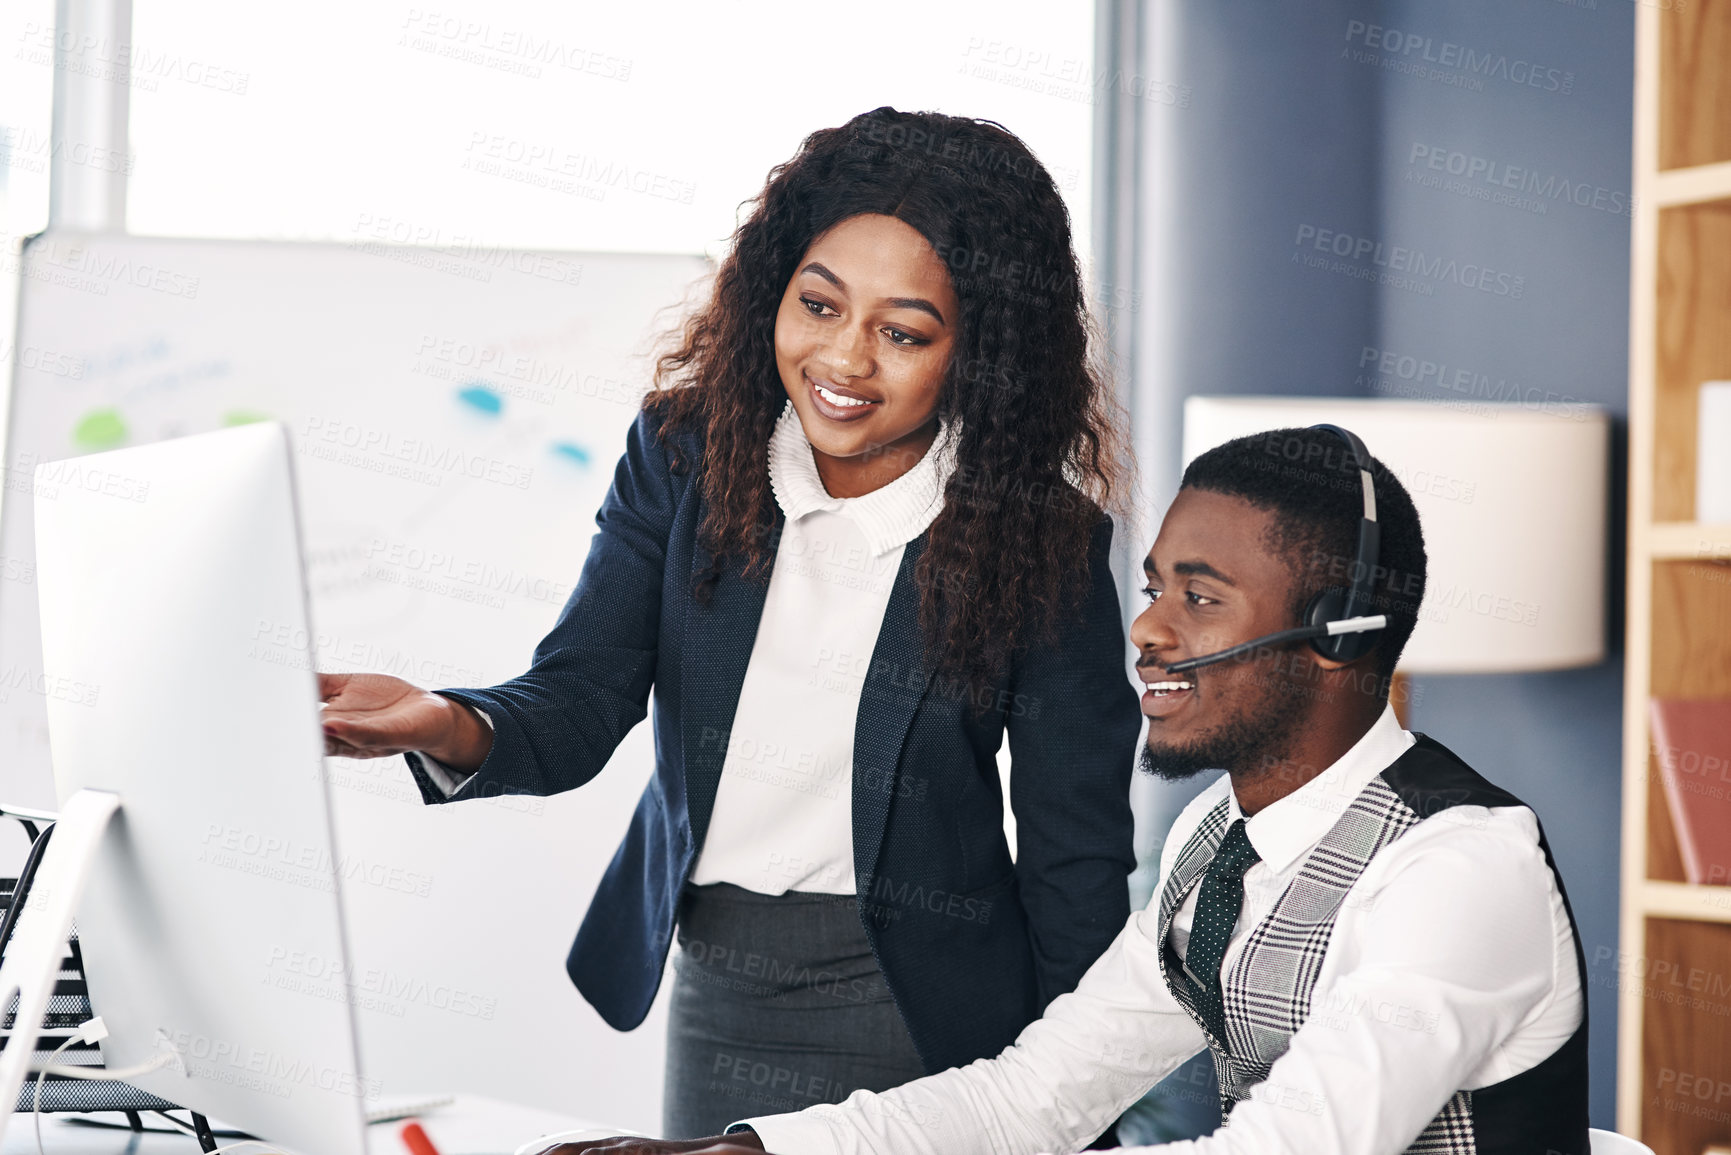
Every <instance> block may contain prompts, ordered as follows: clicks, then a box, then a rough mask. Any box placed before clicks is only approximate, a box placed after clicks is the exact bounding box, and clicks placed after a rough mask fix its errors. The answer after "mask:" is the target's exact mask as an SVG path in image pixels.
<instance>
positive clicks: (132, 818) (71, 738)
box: [36, 423, 376, 1155]
mask: <svg viewBox="0 0 1731 1155" xmlns="http://www.w3.org/2000/svg"><path fill="white" fill-rule="evenodd" d="M290 463H291V454H290V447H289V441H288V437H287V434H286V431H285V430H284V429H283V428H282V426H280V425H278V424H275V423H259V424H255V425H246V426H241V427H237V428H233V429H227V430H223V431H221V432H216V433H206V434H201V435H198V436H194V437H186V438H181V439H178V440H173V441H165V442H159V443H156V444H152V445H146V446H142V447H139V448H134V449H122V450H118V451H115V452H110V453H101V454H95V455H91V456H87V457H82V458H80V459H79V460H78V465H79V467H80V476H81V477H83V478H86V479H96V480H95V483H91V484H83V485H60V486H57V487H54V489H53V490H52V491H50V490H48V489H45V488H44V489H41V490H40V491H39V492H38V494H37V496H36V556H37V574H38V584H39V588H40V594H41V615H42V644H43V665H44V671H43V673H44V678H45V683H44V684H45V686H46V687H47V699H48V726H49V742H50V747H51V751H52V756H53V762H54V778H55V788H56V792H57V793H58V795H59V797H60V800H61V803H62V804H63V805H64V804H65V803H66V802H67V800H68V799H69V798H70V797H71V796H73V795H74V794H75V793H76V792H78V791H79V790H81V789H87V788H88V789H96V790H105V791H112V792H114V793H115V794H118V795H119V797H120V809H119V812H118V813H117V814H116V815H115V817H114V818H113V820H112V821H111V822H110V823H109V825H108V827H107V830H106V832H105V833H104V834H103V836H102V839H101V842H100V845H99V847H98V849H97V852H96V856H95V860H94V862H93V863H92V865H91V868H90V873H89V880H88V883H87V887H86V889H85V892H84V896H83V899H82V901H81V902H80V903H79V905H78V908H77V918H78V934H79V941H80V943H81V945H82V948H83V953H84V959H85V966H86V970H87V972H88V978H89V989H90V998H91V1002H92V1004H93V1005H94V1006H95V1009H96V1011H97V1013H98V1014H100V1015H101V1016H102V1017H103V1019H104V1020H105V1021H106V1023H107V1025H108V1028H109V1032H110V1033H109V1036H108V1038H107V1040H106V1041H104V1042H103V1044H102V1051H103V1060H104V1063H105V1065H106V1066H108V1067H113V1068H120V1067H130V1066H133V1065H135V1064H140V1063H144V1062H146V1061H148V1060H150V1059H152V1058H153V1057H155V1056H157V1055H158V1054H160V1052H161V1051H162V1049H163V1048H165V1047H166V1048H171V1049H172V1050H174V1051H175V1053H176V1055H177V1058H176V1059H175V1060H174V1062H173V1065H171V1066H166V1067H163V1068H161V1069H158V1070H156V1071H153V1072H151V1073H149V1074H146V1075H143V1076H140V1077H138V1078H136V1079H130V1080H128V1081H129V1082H133V1083H135V1084H136V1085H138V1086H139V1087H141V1088H143V1089H144V1090H147V1091H149V1092H151V1093H153V1094H156V1095H160V1096H162V1097H163V1098H164V1099H168V1100H170V1101H172V1102H175V1103H180V1104H183V1105H185V1106H187V1107H190V1108H192V1109H193V1110H195V1111H199V1112H202V1113H204V1114H206V1115H209V1116H212V1117H215V1118H219V1119H221V1120H223V1121H224V1122H225V1123H227V1124H230V1125H233V1126H237V1127H240V1128H242V1129H244V1130H246V1131H248V1132H251V1133H252V1134H255V1135H258V1136H260V1137H262V1138H264V1139H266V1140H269V1141H270V1142H271V1143H272V1144H277V1145H281V1146H283V1147H286V1148H288V1149H290V1150H296V1151H299V1152H304V1153H305V1155H363V1153H364V1152H365V1150H366V1131H365V1122H364V1115H363V1112H364V1109H365V1107H366V1103H367V1100H368V1099H369V1098H371V1097H374V1095H375V1094H376V1089H375V1085H374V1084H372V1083H371V1082H370V1081H369V1080H368V1079H366V1078H365V1077H364V1076H363V1075H362V1073H361V1063H360V1056H359V1053H358V1052H359V1048H358V1044H357V1040H356V1029H355V1019H354V1014H353V1007H352V1005H351V1003H350V995H349V987H348V983H347V976H348V975H349V974H350V973H351V972H350V968H349V965H348V958H349V956H348V951H347V949H346V946H345V942H344V926H343V914H342V884H343V880H342V872H343V863H344V859H343V856H342V854H341V852H340V850H339V848H338V847H337V845H336V841H335V837H334V831H333V828H332V822H331V811H330V798H329V793H328V789H327V784H326V782H325V778H324V768H323V737H322V734H321V730H320V725H319V717H318V702H319V698H318V690H317V680H316V675H315V672H314V664H313V658H314V655H313V652H312V644H311V638H312V637H313V634H312V628H311V625H310V623H309V620H308V609H307V595H306V588H305V582H304V578H303V570H302V565H301V549H300V541H299V532H298V527H297V521H296V513H295V496H294V494H295V490H294V483H293V470H292V468H291V464H290ZM60 690H64V691H65V692H59V691H60Z"/></svg>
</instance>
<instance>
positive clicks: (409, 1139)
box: [402, 1119, 439, 1155]
mask: <svg viewBox="0 0 1731 1155" xmlns="http://www.w3.org/2000/svg"><path fill="white" fill-rule="evenodd" d="M402 1136H403V1146H405V1147H407V1148H408V1149H409V1155H439V1149H438V1148H437V1147H435V1146H433V1141H432V1140H431V1139H429V1138H427V1133H426V1132H425V1131H423V1130H422V1129H421V1125H420V1124H419V1123H417V1122H415V1121H414V1120H413V1119H411V1120H409V1121H408V1122H407V1123H404V1124H403V1130H402Z"/></svg>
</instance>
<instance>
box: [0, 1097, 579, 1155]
mask: <svg viewBox="0 0 1731 1155" xmlns="http://www.w3.org/2000/svg"><path fill="white" fill-rule="evenodd" d="M101 1117H102V1118H103V1119H105V1120H113V1121H118V1122H124V1121H125V1118H126V1116H124V1115H121V1114H119V1113H117V1112H106V1113H104V1114H103V1115H102V1116H101ZM177 1117H180V1118H184V1115H178V1116H177ZM144 1118H145V1120H146V1124H147V1125H149V1124H150V1123H151V1122H152V1121H154V1122H156V1123H160V1122H161V1120H160V1119H157V1118H156V1117H155V1116H153V1115H146V1116H145V1117H144ZM418 1118H419V1119H420V1122H421V1126H422V1127H424V1128H426V1131H427V1135H428V1137H430V1138H431V1139H432V1140H433V1143H434V1145H435V1146H437V1147H438V1149H439V1155H511V1153H512V1152H513V1151H515V1150H516V1149H517V1148H518V1147H520V1146H521V1145H522V1144H524V1143H527V1142H528V1141H529V1140H531V1139H533V1138H535V1137H536V1136H537V1135H543V1134H546V1133H547V1132H550V1131H569V1130H574V1129H577V1128H581V1127H594V1126H596V1124H594V1123H591V1122H588V1121H587V1120H583V1119H577V1118H573V1117H572V1116H570V1115H561V1114H558V1113H556V1112H553V1111H543V1110H540V1109H539V1108H536V1107H521V1106H518V1105H517V1104H515V1103H506V1102H503V1101H502V1100H499V1099H488V1098H484V1097H482V1096H480V1095H458V1096H457V1100H456V1102H454V1103H452V1104H451V1105H449V1106H446V1107H439V1108H436V1109H435V1110H432V1111H429V1112H427V1113H426V1114H425V1115H421V1116H418ZM403 1122H404V1120H398V1121H397V1122H394V1123H375V1124H373V1125H371V1126H370V1127H368V1128H367V1138H368V1150H369V1151H370V1152H371V1155H408V1149H407V1148H406V1147H404V1146H403V1143H402V1140H401V1139H399V1138H398V1137H397V1133H398V1132H399V1131H400V1130H402V1126H403ZM234 1142H238V1140H235V1139H230V1138H225V1137H223V1136H221V1135H219V1136H217V1144H218V1145H219V1146H220V1145H224V1144H228V1143H234ZM42 1149H43V1151H45V1152H47V1155H198V1140H196V1139H194V1138H193V1137H192V1136H190V1135H181V1134H173V1133H161V1132H157V1131H154V1130H152V1131H145V1132H137V1131H127V1130H118V1129H116V1130H110V1129H108V1128H105V1127H89V1126H85V1125H83V1124H80V1123H76V1122H73V1121H71V1120H70V1119H69V1118H68V1117H66V1116H61V1115H44V1116H42ZM267 1150H268V1148H265V1147H242V1148H241V1149H240V1150H239V1151H236V1152H235V1153H234V1155H264V1153H265V1152H266V1151H267ZM35 1151H36V1140H35V1138H34V1136H33V1135H32V1133H31V1128H30V1116H29V1115H28V1114H19V1115H16V1116H14V1117H13V1119H12V1121H11V1123H10V1125H8V1127H7V1128H6V1141H5V1144H4V1145H3V1146H0V1155H34V1153H35ZM311 1155H316V1153H311Z"/></svg>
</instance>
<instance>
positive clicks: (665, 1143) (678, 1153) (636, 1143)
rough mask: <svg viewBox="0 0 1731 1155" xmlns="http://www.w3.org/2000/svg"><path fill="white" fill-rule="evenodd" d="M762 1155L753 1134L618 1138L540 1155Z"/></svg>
mask: <svg viewBox="0 0 1731 1155" xmlns="http://www.w3.org/2000/svg"><path fill="white" fill-rule="evenodd" d="M591 1151H593V1152H597V1153H604V1155H763V1141H762V1140H761V1139H759V1138H758V1137H757V1132H755V1131H736V1132H734V1133H733V1134H732V1135H711V1136H710V1137H709V1138H707V1139H642V1138H638V1137H635V1136H631V1135H618V1136H615V1137H614V1138H612V1139H593V1140H589V1141H587V1142H583V1143H561V1144H559V1145H558V1146H557V1147H549V1148H547V1149H546V1150H545V1151H543V1152H541V1155H586V1153H587V1152H591Z"/></svg>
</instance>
